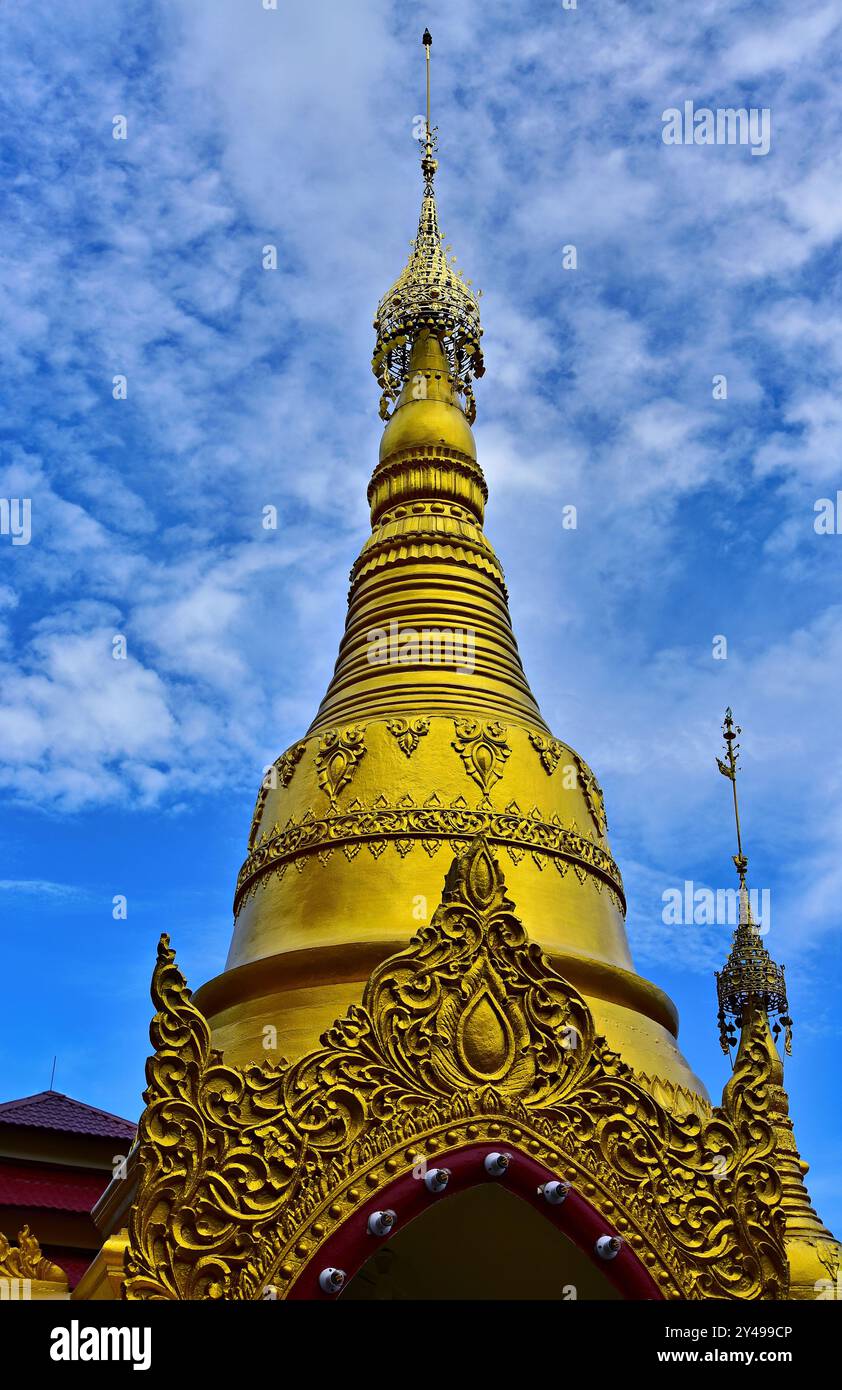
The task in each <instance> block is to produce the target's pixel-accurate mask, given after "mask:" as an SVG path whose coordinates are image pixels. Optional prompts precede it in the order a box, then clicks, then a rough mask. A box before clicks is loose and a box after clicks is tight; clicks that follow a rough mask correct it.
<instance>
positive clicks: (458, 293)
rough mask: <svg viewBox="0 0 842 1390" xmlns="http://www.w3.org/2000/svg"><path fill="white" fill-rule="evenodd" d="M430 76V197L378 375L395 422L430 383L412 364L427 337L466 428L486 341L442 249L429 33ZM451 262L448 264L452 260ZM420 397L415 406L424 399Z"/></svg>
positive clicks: (382, 309) (393, 299) (468, 290)
mask: <svg viewBox="0 0 842 1390" xmlns="http://www.w3.org/2000/svg"><path fill="white" fill-rule="evenodd" d="M423 42H424V52H425V54H426V72H427V117H426V122H425V128H424V140H423V154H422V157H421V172H422V175H423V178H424V193H423V197H422V200H421V215H420V217H419V220H418V234H417V236H416V238H415V240H414V241H413V242H412V243H411V245H412V252H411V255H410V257H409V260H408V261H407V264H406V266H405V267H404V269H403V271H402V272H401V274H400V275H399V276H398V279H397V280H396V281H395V283H394V284H393V285H392V287H391V289H389V290H388V292H387V293H386V294H385V295H384V296H383V298H382V299H381V301H380V303H379V305H378V307H377V316H376V318H375V320H374V328H375V330H376V332H377V341H376V343H375V347H374V356H373V357H372V363H371V366H372V371H373V372H374V375H375V377H376V378H377V380H378V382H379V383H380V386H381V389H382V392H383V394H382V396H381V397H380V414H381V416H382V418H383V419H384V420H386V419H388V418H389V416H390V410H391V406H392V405H393V403H394V402H395V401H398V403H399V404H401V403H402V402H401V401H399V397H401V395H402V392H403V391H404V388H405V387H407V385H410V386H411V385H413V384H414V385H415V386H416V387H417V388H418V389H419V390H421V389H423V383H424V381H425V378H424V377H423V375H422V374H421V373H420V372H419V370H418V368H417V365H416V363H414V362H413V360H412V358H413V348H415V346H416V345H417V343H418V342H419V339H421V338H424V337H432V338H434V339H435V340H436V341H437V342H438V344H439V345H440V348H441V353H442V357H443V359H444V361H445V362H446V364H447V367H446V373H445V380H446V384H447V387H448V399H449V400H451V401H452V403H453V404H454V405H457V406H459V407H460V408H461V409H462V410H463V413H464V414H465V416H466V418H467V420H468V423H469V424H473V421H474V419H475V418H476V404H475V401H474V393H473V380H474V378H475V377H480V376H482V375H483V373H484V372H485V365H484V363H483V358H482V350H481V347H480V340H481V338H482V328H481V327H480V314H479V300H480V294H479V293H474V290H473V286H472V284H471V281H470V280H467V281H466V280H465V279H463V277H462V274H461V272H460V271H459V270H458V269H456V267H455V262H456V257H455V256H449V253H450V250H451V248H450V247H449V246H444V245H443V243H444V236H443V234H442V232H441V231H440V230H439V221H438V209H437V207H436V194H435V183H434V181H435V175H436V170H437V169H438V160H437V159H436V147H437V133H436V129H435V127H434V126H433V125H431V121H430V50H431V47H432V42H433V40H432V38H431V36H430V31H429V30H428V29H427V30H425V31H424V40H423ZM448 257H449V258H448ZM418 398H419V397H418V396H417V395H416V396H415V397H414V399H418Z"/></svg>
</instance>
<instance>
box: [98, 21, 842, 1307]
mask: <svg viewBox="0 0 842 1390" xmlns="http://www.w3.org/2000/svg"><path fill="white" fill-rule="evenodd" d="M430 44H431V40H430V37H429V34H427V33H425V35H424V47H425V55H426V62H427V102H428V105H427V123H426V139H425V143H424V149H423V156H422V161H421V167H422V174H423V181H424V189H423V199H422V206H421V217H420V222H419V228H418V234H417V237H416V239H415V242H414V246H413V250H412V254H411V256H410V259H409V262H408V264H407V266H406V268H405V269H404V271H403V273H402V274H401V275H400V277H399V278H398V280H397V281H396V282H395V284H394V285H393V287H392V288H391V289H390V290H389V291H388V293H387V294H386V295H385V296H384V298H383V300H382V301H381V303H380V305H379V307H378V310H377V317H376V319H375V324H374V327H375V331H376V335H377V338H376V347H375V353H374V359H373V369H374V373H375V375H376V377H377V380H378V382H379V384H380V387H381V391H382V397H381V414H382V415H383V417H384V418H385V419H386V421H387V423H386V426H385V429H384V432H383V437H382V440H381V444H380V455H379V461H378V463H377V466H376V468H375V469H374V473H373V475H372V478H371V481H370V483H369V488H368V497H369V502H370V504H371V524H372V531H371V535H370V537H369V538H368V539H367V540H366V541H365V543H364V545H363V547H362V550H361V552H360V555H359V557H358V559H357V561H356V563H355V564H354V566H353V569H352V572H351V589H350V595H349V602H348V617H347V622H346V628H345V634H344V637H343V640H342V643H341V647H340V651H339V657H338V660H337V663H336V669H335V672H334V676H333V679H332V681H331V683H330V686H329V688H328V691H327V693H326V695H325V697H324V699H323V701H322V703H321V705H320V707H319V710H318V712H317V714H316V717H315V719H314V720H313V723H312V724H311V726H310V728H309V730H308V731H307V732H306V734H304V735H303V736H302V737H301V739H300V740H298V741H296V742H295V743H293V744H292V745H291V746H290V747H289V748H288V749H286V750H285V751H284V752H283V753H282V754H281V755H280V756H279V758H278V759H277V761H276V763H275V764H274V766H273V767H272V768H271V769H270V770H269V773H268V774H267V777H266V778H265V779H264V782H263V785H262V786H261V788H260V791H259V794H258V797H257V804H256V807H255V811H254V816H253V819H252V824H251V828H250V832H249V835H248V844H247V852H246V858H245V862H244V864H243V867H242V869H241V871H240V874H239V877H238V880H237V886H236V895H235V901H234V911H235V923H234V932H233V939H232V942H231V949H230V953H229V957H228V961H227V965H226V968H225V970H224V971H223V972H222V974H220V975H218V976H217V977H216V978H215V979H212V980H211V981H209V982H208V983H207V984H205V985H204V986H203V987H202V988H201V989H200V990H199V991H198V992H197V994H196V996H195V998H191V995H190V991H189V990H188V989H187V987H186V984H185V981H184V979H183V977H182V975H181V974H180V972H179V970H178V968H177V967H176V965H175V957H174V952H173V951H172V949H171V948H170V945H169V940H168V938H167V937H163V938H162V940H161V944H160V947H159V953H158V964H157V967H156V969H155V973H154V978H153V999H154V1002H155V1005H156V1009H157V1012H156V1015H155V1018H154V1020H153V1023H152V1027H151V1038H152V1043H153V1055H152V1057H151V1058H150V1060H149V1062H148V1064H147V1081H148V1087H147V1091H146V1093H145V1099H146V1109H145V1111H144V1114H143V1116H142V1118H141V1122H140V1129H139V1141H138V1145H137V1146H136V1148H135V1149H134V1151H133V1153H132V1155H131V1156H130V1160H129V1163H128V1171H127V1173H126V1174H125V1176H123V1177H121V1178H120V1179H118V1180H117V1181H115V1183H113V1184H112V1187H111V1188H110V1189H109V1191H108V1192H107V1193H106V1194H105V1197H104V1198H103V1199H102V1202H101V1203H100V1207H99V1209H98V1213H97V1214H98V1217H99V1219H100V1222H101V1227H102V1230H103V1232H104V1234H105V1235H106V1237H107V1238H106V1241H105V1245H104V1247H103V1251H102V1253H101V1256H100V1258H99V1259H98V1261H95V1263H94V1265H93V1266H92V1268H91V1270H90V1271H89V1273H88V1275H87V1276H86V1277H85V1279H84V1280H83V1282H82V1284H81V1285H80V1287H79V1289H78V1290H77V1294H76V1295H75V1296H78V1297H83V1298H84V1297H92V1298H98V1297H100V1298H101V1297H111V1296H114V1294H115V1293H116V1292H118V1293H119V1294H120V1295H121V1296H123V1297H129V1298H167V1299H186V1298H219V1299H261V1298H275V1297H278V1298H293V1299H301V1298H321V1297H332V1296H335V1295H336V1294H338V1293H341V1294H342V1296H347V1297H372V1296H374V1297H383V1296H386V1297H435V1296H438V1297H454V1298H457V1297H462V1296H466V1295H473V1296H483V1297H523V1296H527V1295H529V1294H534V1295H536V1296H540V1297H557V1298H562V1297H567V1296H568V1294H567V1293H565V1292H564V1290H567V1289H570V1288H574V1289H576V1290H578V1296H579V1297H591V1298H594V1297H602V1298H617V1297H625V1298H645V1299H658V1298H667V1299H706V1298H730V1299H779V1298H786V1297H787V1296H789V1297H800V1298H812V1297H818V1296H820V1295H819V1293H818V1292H817V1290H818V1288H819V1285H820V1284H821V1281H822V1279H830V1280H833V1279H834V1278H835V1277H836V1272H838V1268H839V1246H838V1245H837V1244H836V1242H835V1241H834V1240H833V1238H832V1236H831V1235H830V1234H829V1232H827V1231H826V1230H825V1229H824V1227H822V1225H821V1223H820V1221H819V1220H818V1218H817V1216H816V1214H815V1212H814V1211H813V1210H812V1208H811V1207H810V1203H809V1198H808V1196H807V1193H806V1189H805V1188H804V1182H803V1179H804V1173H805V1172H806V1166H805V1165H804V1164H802V1163H801V1160H800V1158H799V1156H798V1153H797V1150H796V1148H795V1142H794V1138H793V1135H792V1125H791V1121H790V1120H789V1115H788V1102H787V1097H786V1092H785V1091H784V1089H783V1079H782V1078H783V1072H782V1064H781V1060H780V1057H779V1055H778V1052H777V1049H776V1046H775V1043H774V1041H773V1036H772V1032H771V1031H770V1026H771V1027H774V1028H775V1029H778V1028H779V1027H780V1026H783V1027H785V1028H787V1029H789V1026H790V1020H789V1016H788V1011H787V1004H786V992H785V989H784V983H783V973H782V971H780V970H779V968H778V967H777V966H775V965H774V963H773V962H772V961H771V959H770V958H769V956H768V953H767V952H766V951H765V947H763V944H762V941H761V939H760V936H759V934H758V932H757V930H756V928H755V926H754V924H753V923H752V922H751V917H750V913H748V912H744V911H741V913H740V922H739V925H738V927H737V931H736V933H735V939H734V947H733V950H732V953H731V956H730V957H729V959H728V962H727V963H726V966H725V968H724V970H723V972H722V974H721V975H720V977H719V980H718V988H719V1002H720V1024H721V1036H722V1039H723V1046H725V1047H726V1049H727V1048H729V1047H730V1046H731V1045H732V1044H737V1051H736V1057H735V1060H734V1065H733V1074H732V1076H731V1078H730V1080H729V1082H728V1084H727V1086H726V1088H725V1092H724V1094H723V1098H722V1103H721V1105H719V1106H713V1105H712V1104H711V1102H710V1100H709V1099H708V1096H707V1093H706V1091H705V1088H704V1086H703V1085H702V1083H701V1082H700V1081H699V1080H698V1078H697V1077H696V1076H695V1075H694V1074H693V1072H692V1070H691V1069H690V1067H689V1066H688V1064H687V1062H686V1061H685V1059H684V1058H683V1056H682V1054H681V1052H680V1050H679V1047H678V1044H677V1019H676V1011H675V1008H674V1006H673V1004H672V1003H671V1001H670V1000H669V999H668V998H667V996H666V995H665V994H664V993H663V992H662V991H661V990H660V989H659V988H658V987H657V986H656V985H654V984H652V983H651V982H649V981H648V980H646V979H644V978H643V977H642V976H640V975H639V974H638V973H637V972H636V971H635V969H634V966H633V963H632V960H631V956H630V953H629V947H628V942H627V939H626V931H625V918H624V914H625V906H626V905H625V899H624V895H623V884H622V879H621V877H620V872H619V870H618V868H617V865H616V864H615V862H614V860H613V858H612V856H611V851H610V848H609V844H608V840H607V821H606V814H605V807H604V803H603V797H602V793H601V790H600V787H599V784H598V782H597V779H596V777H595V775H594V773H593V772H592V770H591V769H590V767H589V766H588V765H587V763H585V761H584V760H583V759H582V758H581V757H580V756H579V754H578V753H576V752H575V751H574V750H573V749H571V748H570V747H569V746H568V745H567V744H565V743H564V742H563V741H562V740H561V739H559V738H557V737H555V735H554V734H553V733H552V732H551V730H550V729H549V728H548V727H547V725H546V723H545V721H544V719H543V718H542V716H541V713H540V711H539V709H538V706H537V704H536V702H535V699H534V697H533V695H532V693H531V691H530V688H529V685H528V683H527V680H526V676H525V674H524V671H523V668H522V665H521V661H520V657H519V655H518V649H517V644H516V642H515V638H514V635H513V632H512V626H511V621H510V617H509V611H508V606H507V596H506V587H505V583H504V578H503V572H502V569H501V566H500V563H499V561H498V559H497V556H496V554H495V552H494V549H493V547H492V545H491V543H490V542H489V540H488V539H487V537H486V535H485V532H484V529H483V521H484V508H485V503H486V500H487V489H486V485H485V481H484V478H483V474H482V470H481V468H480V465H479V463H478V461H477V453H476V448H475V444H474V437H473V434H472V430H471V424H472V422H473V419H474V413H475V407H474V397H473V389H472V388H473V381H474V379H475V378H476V377H478V376H481V375H482V373H483V370H484V367H483V359H482V352H481V346H480V344H481V335H482V330H481V327H480V314H479V298H478V296H477V295H476V294H475V293H474V292H473V290H472V288H471V285H470V282H466V281H465V280H464V279H463V278H462V276H461V274H460V273H459V272H458V271H457V270H456V269H455V268H454V265H453V262H452V261H451V260H448V258H447V255H446V254H445V250H444V248H443V237H442V235H441V233H440V231H439V227H438V215H437V210H436V200H435V192H434V179H435V173H436V168H437V162H436V158H435V132H434V129H433V127H432V125H431V123H430V114H429V71H430V69H429V64H430ZM728 721H730V713H729V715H728V719H727V720H726V726H725V732H726V748H727V750H728V761H727V762H726V763H724V764H720V766H721V769H722V770H723V771H725V772H726V775H728V776H730V777H731V780H732V781H733V782H734V791H735V807H736V761H735V758H736V753H735V751H734V737H735V733H734V726H733V722H732V721H731V722H730V723H729V722H728ZM735 862H736V864H737V868H738V871H739V874H740V884H741V898H740V901H741V903H743V904H745V903H747V901H748V899H747V894H746V890H745V869H746V861H745V860H744V858H743V855H742V846H741V845H739V854H738V857H737V860H735ZM735 1028H738V1029H739V1038H738V1035H737V1032H736V1031H733V1030H734V1029H735ZM787 1040H788V1035H787ZM514 1198H520V1199H522V1200H521V1201H519V1202H518V1201H516V1200H513V1199H514ZM445 1222H446V1223H447V1230H448V1241H447V1249H448V1263H447V1267H446V1268H443V1267H442V1264H441V1260H440V1258H439V1252H440V1250H441V1248H442V1230H443V1224H442V1223H445ZM501 1249H505V1250H506V1251H507V1252H508V1257H507V1260H508V1262H507V1263H506V1264H501V1262H500V1250H501ZM512 1252H514V1253H512Z"/></svg>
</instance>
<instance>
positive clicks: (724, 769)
mask: <svg viewBox="0 0 842 1390" xmlns="http://www.w3.org/2000/svg"><path fill="white" fill-rule="evenodd" d="M741 733H742V729H741V728H740V727H739V725H737V724H735V723H734V716H733V714H732V713H731V706H730V705H729V706H728V708H727V709H726V711H725V719H724V721H723V724H722V737H723V738H724V740H725V761H724V762H723V761H722V759H721V758H717V760H716V765H717V767H718V768H719V771H720V772H721V773H722V776H723V777H727V778H728V780H729V781H730V783H731V788H732V791H733V793H734V820H735V821H736V825H737V853H736V854H735V855H734V866H735V868H736V870H737V873H738V874H739V876H740V893H741V897H742V895H743V893H744V891H745V885H746V870H747V868H748V860H747V859H746V857H745V855H744V854H743V842H742V835H741V833H740V807H739V802H738V801H737V765H738V763H739V760H740V745H739V743H737V741H736V740H737V737H738V735H739V734H741Z"/></svg>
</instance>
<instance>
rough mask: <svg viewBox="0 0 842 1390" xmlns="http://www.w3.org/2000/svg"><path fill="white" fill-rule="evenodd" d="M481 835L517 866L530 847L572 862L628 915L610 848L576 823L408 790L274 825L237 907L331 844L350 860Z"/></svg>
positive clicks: (457, 843)
mask: <svg viewBox="0 0 842 1390" xmlns="http://www.w3.org/2000/svg"><path fill="white" fill-rule="evenodd" d="M477 835H485V836H486V837H487V838H488V839H489V841H490V842H492V843H493V844H494V845H495V846H496V845H500V846H502V847H503V848H505V849H506V851H507V852H508V854H509V857H510V858H511V860H512V862H513V863H515V864H517V863H519V862H520V861H521V860H522V859H523V857H524V855H525V854H527V853H529V854H531V855H532V856H533V858H534V862H535V863H536V864H537V865H538V866H539V867H541V868H543V867H544V866H545V865H546V864H548V863H552V864H553V865H554V867H555V868H556V869H557V870H558V872H559V873H560V874H561V875H562V876H563V875H564V874H565V873H566V872H567V870H568V868H569V867H571V866H572V867H573V868H574V871H575V872H576V873H577V874H578V877H579V881H580V882H582V883H584V882H585V878H586V876H590V881H591V882H592V883H593V884H594V885H596V887H597V888H601V887H602V886H603V885H605V886H607V887H608V889H609V891H610V892H611V893H612V894H613V895H614V898H615V900H616V904H617V908H618V911H620V912H622V913H625V910H626V904H625V897H624V893H623V880H622V875H621V874H620V870H619V868H618V866H617V864H616V863H615V862H614V860H613V859H612V857H611V855H610V854H609V853H608V851H607V850H606V849H604V848H603V847H602V846H601V845H599V844H597V843H595V841H593V840H589V839H588V838H587V837H586V836H584V835H581V834H580V833H579V831H578V830H577V829H575V827H568V826H564V825H562V824H561V821H560V820H559V819H558V817H557V816H553V817H551V818H550V819H549V820H546V819H545V818H544V816H543V814H542V812H541V811H539V810H538V809H537V808H535V809H533V810H532V811H531V812H530V813H529V814H528V815H525V814H524V813H523V811H521V809H520V807H519V806H518V804H517V803H516V802H514V801H511V802H509V804H508V805H507V806H506V807H505V809H504V810H502V811H495V810H493V809H492V808H491V807H487V806H486V807H482V806H480V807H478V808H476V809H472V808H471V807H470V806H468V803H467V802H466V801H465V799H464V797H458V798H457V799H456V800H455V801H454V802H453V803H452V804H451V805H449V806H445V805H444V804H443V802H442V800H441V798H440V797H438V796H436V795H433V796H431V797H428V798H427V800H426V801H425V802H424V804H423V806H416V805H415V804H414V802H413V801H412V800H411V798H410V797H408V796H403V797H400V798H399V800H398V802H396V803H395V804H394V805H392V804H391V803H390V802H389V801H388V800H387V798H386V797H383V796H380V797H378V798H377V799H376V801H375V802H374V803H373V804H372V805H371V806H364V805H363V804H362V802H360V801H359V800H357V799H356V798H355V799H354V800H353V801H352V802H350V804H349V805H348V806H347V808H346V809H344V810H343V811H335V810H333V811H332V813H331V814H328V815H325V816H323V817H317V816H315V815H314V814H313V812H312V811H308V812H306V813H305V815H304V816H303V817H302V819H301V820H300V821H296V820H294V819H292V818H291V819H290V820H289V821H288V822H287V824H286V825H285V826H284V827H283V828H281V827H279V826H273V827H272V832H271V834H270V835H269V836H267V837H261V841H260V844H259V845H255V846H254V847H253V848H252V850H251V852H250V853H249V855H248V857H247V859H246V861H245V863H244V864H243V866H242V868H241V870H240V873H239V876H238V879H237V888H236V893H235V896H234V910H235V912H236V911H239V909H240V907H241V906H242V904H243V902H244V901H245V900H246V897H247V896H248V895H250V894H251V893H253V892H254V891H255V888H256V886H257V884H258V883H259V882H260V880H261V879H262V878H263V877H264V875H266V874H269V873H276V874H277V873H282V872H284V871H285V870H286V868H287V866H288V865H289V864H290V863H292V862H294V863H295V864H296V867H298V868H303V866H304V863H305V861H306V860H307V859H308V858H310V857H313V858H315V857H316V855H317V854H318V853H319V852H320V851H322V850H323V849H324V848H326V847H327V846H329V845H337V846H339V847H341V849H342V852H343V853H344V854H345V856H346V858H348V859H352V858H354V857H355V855H356V854H358V853H359V850H360V848H361V847H362V846H363V845H365V846H366V847H367V848H368V849H369V851H370V852H371V853H375V852H376V853H377V854H378V855H379V854H380V853H382V851H383V849H384V848H385V847H386V846H387V845H392V846H394V847H395V848H398V847H399V846H400V848H399V849H398V852H399V853H400V854H401V855H403V854H407V853H409V852H410V851H411V849H412V847H413V845H414V844H416V843H418V842H419V841H420V843H421V845H422V847H423V849H424V851H425V853H427V854H429V855H430V856H431V857H432V856H433V855H434V854H436V853H437V852H438V850H439V848H440V847H441V845H442V844H450V845H452V846H454V848H457V849H458V848H460V847H461V848H464V845H465V844H466V843H469V842H470V841H471V840H473V839H474V837H475V836H477Z"/></svg>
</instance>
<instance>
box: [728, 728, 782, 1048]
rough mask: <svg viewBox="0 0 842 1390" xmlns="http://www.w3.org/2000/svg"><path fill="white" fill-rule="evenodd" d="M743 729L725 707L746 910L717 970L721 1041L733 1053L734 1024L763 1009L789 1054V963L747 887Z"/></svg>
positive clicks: (737, 865)
mask: <svg viewBox="0 0 842 1390" xmlns="http://www.w3.org/2000/svg"><path fill="white" fill-rule="evenodd" d="M741 733H742V729H741V728H740V727H739V726H738V725H736V724H735V723H734V716H733V714H732V713H731V709H730V707H729V708H728V709H726V711H725V720H724V722H723V725H722V736H723V738H724V740H725V760H724V761H723V760H722V758H717V760H716V764H717V767H718V768H719V771H720V772H721V773H722V776H723V777H727V778H728V780H729V781H730V783H731V787H732V790H733V793H734V819H735V822H736V827H737V853H736V854H735V855H734V856H733V859H734V867H735V868H736V870H737V874H738V876H739V880H740V911H739V920H738V922H737V928H736V930H735V932H734V938H733V941H732V943H731V950H730V952H729V954H728V959H727V960H726V962H725V965H724V968H723V969H722V971H718V970H717V972H716V993H717V998H718V1001H719V1042H720V1045H721V1047H722V1051H723V1052H725V1053H728V1051H729V1050H730V1048H731V1047H733V1046H734V1044H735V1043H736V1041H737V1035H736V1032H735V1031H734V1028H735V1027H737V1028H742V1027H743V1025H744V1024H745V1023H746V1021H747V1020H748V1018H749V1017H750V1014H751V1012H752V1009H759V1010H761V1011H762V1012H763V1013H764V1014H766V1016H767V1018H769V1017H772V1016H774V1019H775V1022H774V1029H773V1031H774V1035H775V1037H776V1038H777V1036H778V1034H779V1033H780V1031H781V1028H784V1029H785V1032H784V1044H785V1047H786V1051H787V1055H790V1054H791V1053H792V1019H791V1018H790V1016H789V1003H788V1002H787V996H786V982H785V979H784V967H783V966H782V965H776V964H775V962H774V961H773V960H772V957H771V956H770V955H769V952H768V951H767V950H766V947H765V946H764V945H763V942H762V940H761V937H760V931H759V929H758V927H757V925H756V924H755V923H754V922H753V921H752V917H751V902H750V899H749V893H748V887H747V871H748V859H747V858H746V856H745V854H744V853H743V841H742V832H741V829H740V807H739V802H738V799H737V768H738V764H739V757H740V745H739V743H738V742H737V737H738V735H739V734H741Z"/></svg>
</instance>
